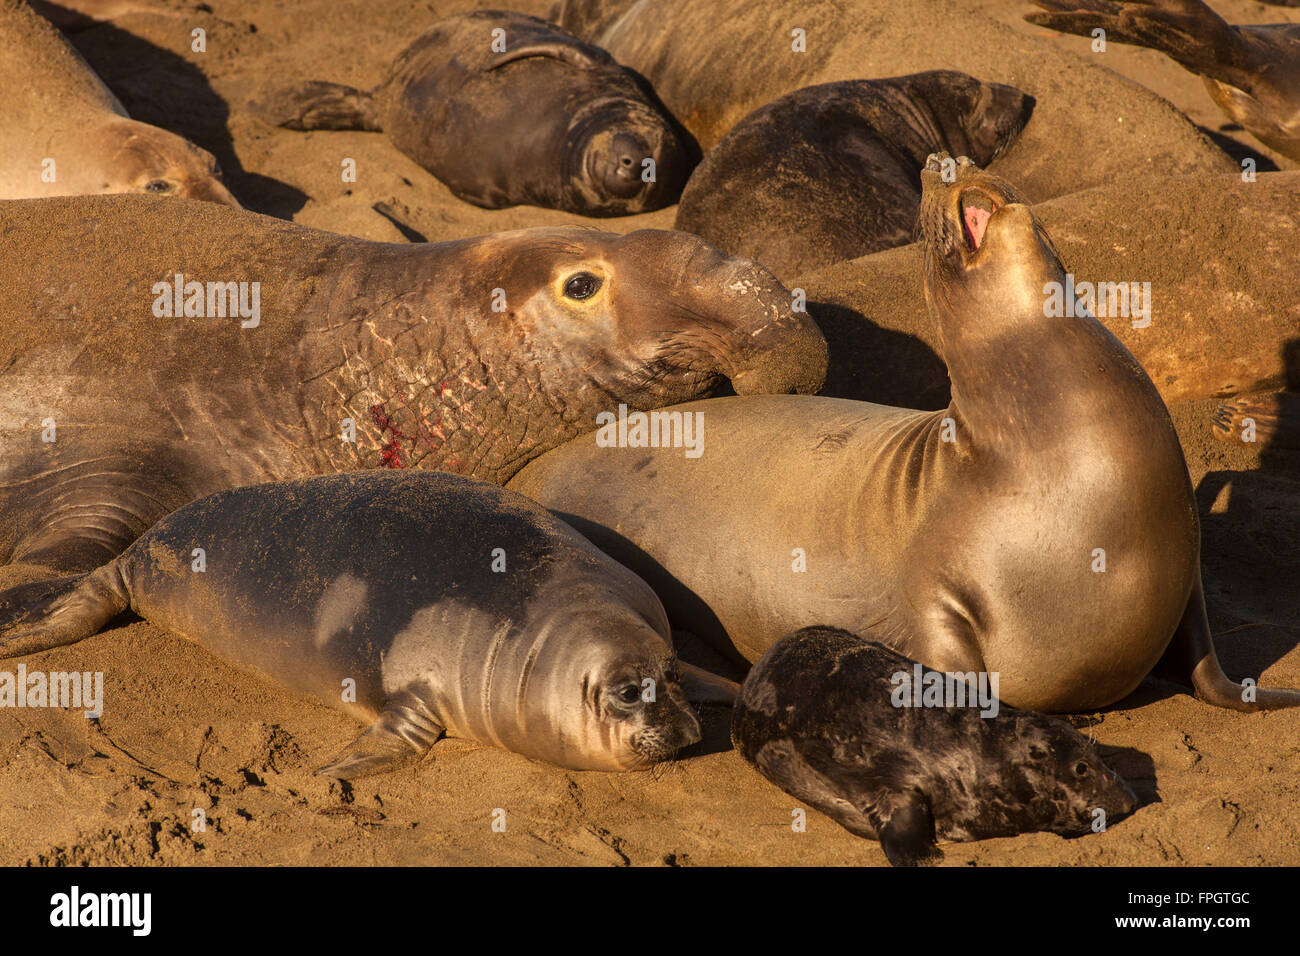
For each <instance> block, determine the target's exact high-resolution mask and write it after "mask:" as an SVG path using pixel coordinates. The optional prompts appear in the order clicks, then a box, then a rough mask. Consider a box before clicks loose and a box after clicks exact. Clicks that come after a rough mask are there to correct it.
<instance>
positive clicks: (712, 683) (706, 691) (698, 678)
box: [677, 660, 740, 706]
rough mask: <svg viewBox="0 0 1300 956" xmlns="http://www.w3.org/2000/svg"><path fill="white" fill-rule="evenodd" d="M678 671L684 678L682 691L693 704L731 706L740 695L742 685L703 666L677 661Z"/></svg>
mask: <svg viewBox="0 0 1300 956" xmlns="http://www.w3.org/2000/svg"><path fill="white" fill-rule="evenodd" d="M677 671H678V673H679V674H681V678H682V693H684V694H685V695H686V699H687V700H688V701H690V702H691V703H692V704H726V705H728V706H730V705H731V704H734V703H735V702H736V698H737V697H739V696H740V685H739V684H737V683H736V682H735V681H734V680H727V679H726V678H725V677H719V676H718V675H717V674H714V673H711V672H710V671H706V670H705V669H704V668H702V667H696V666H695V665H694V664H688V663H686V662H685V661H683V660H678V661H677Z"/></svg>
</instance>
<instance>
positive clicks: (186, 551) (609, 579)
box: [0, 473, 700, 779]
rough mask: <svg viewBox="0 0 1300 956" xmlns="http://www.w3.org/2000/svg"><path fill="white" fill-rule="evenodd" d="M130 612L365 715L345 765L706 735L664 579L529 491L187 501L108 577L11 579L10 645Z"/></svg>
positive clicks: (425, 486) (371, 484)
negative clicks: (644, 577)
mask: <svg viewBox="0 0 1300 956" xmlns="http://www.w3.org/2000/svg"><path fill="white" fill-rule="evenodd" d="M199 548H201V549H203V552H204V558H203V560H204V570H203V571H202V572H201V573H199V572H196V571H195V570H194V558H193V557H192V555H193V554H194V552H195V549H199ZM128 609H129V610H131V611H134V612H135V613H137V614H139V615H140V616H141V617H143V618H145V619H146V620H149V621H151V622H153V623H154V624H157V625H159V626H160V627H165V628H167V629H168V630H170V631H174V632H176V633H177V634H180V635H182V636H183V637H186V638H188V639H190V640H192V641H194V642H196V643H198V644H201V645H203V646H204V647H206V648H207V649H208V650H210V651H211V652H212V653H214V654H216V655H217V656H218V657H222V658H224V659H226V660H228V661H231V662H233V663H235V664H237V665H239V666H241V667H244V668H246V669H249V670H252V671H253V672H255V673H260V674H262V675H264V676H266V677H269V678H271V679H272V680H274V681H276V682H278V683H281V684H284V685H286V686H288V687H289V688H291V689H292V690H294V691H297V692H298V693H301V694H305V695H308V696H311V697H315V698H316V699H318V700H320V701H322V702H324V703H326V704H328V705H330V706H331V707H336V708H338V709H340V710H344V711H346V712H348V713H350V714H352V715H353V716H355V717H357V718H358V719H360V720H362V721H364V722H365V723H366V724H368V725H369V726H368V727H367V729H366V730H365V732H364V733H362V735H361V736H360V737H358V738H357V740H356V741H355V742H354V743H353V744H352V745H351V746H350V747H348V749H347V750H346V751H345V752H344V753H342V754H340V755H339V756H338V757H336V758H335V759H334V760H333V761H332V762H331V763H329V764H328V765H327V766H325V767H323V768H322V769H321V771H320V772H322V773H326V774H329V775H331V776H335V777H340V778H344V779H347V778H351V777H357V776H361V775H362V774H368V773H375V772H379V771H386V770H394V769H397V768H398V767H402V766H405V765H407V764H409V763H412V762H415V761H418V760H419V759H420V758H422V757H423V756H424V755H425V753H426V752H427V751H428V750H429V748H430V747H432V746H433V744H434V742H435V741H437V739H438V738H439V737H440V736H441V735H442V734H443V733H447V734H450V735H451V736H454V737H464V738H467V739H469V740H475V741H478V742H480V743H485V744H495V745H496V746H498V747H504V748H505V749H507V750H512V751H514V752H516V753H521V754H524V755H526V756H529V757H533V758H536V759H538V760H545V761H547V762H549V763H553V764H558V765H559V766H561V767H569V768H572V769H575V770H632V769H639V768H643V767H645V766H647V765H649V764H651V763H653V762H655V761H658V760H663V759H665V758H667V757H669V756H671V755H672V754H673V753H674V752H675V751H676V750H678V749H679V748H681V747H683V746H686V745H687V744H691V743H694V742H695V741H697V740H699V739H700V725H699V722H698V721H697V720H696V719H695V715H694V714H693V713H692V712H691V709H690V707H689V706H688V705H687V703H686V699H685V697H684V695H683V692H682V689H681V686H680V685H679V678H678V673H677V662H676V659H675V657H674V654H673V645H672V638H671V636H670V631H669V629H668V621H667V618H666V617H665V616H664V612H663V608H662V607H661V606H660V604H659V601H658V599H657V598H656V597H655V596H654V592H653V591H651V590H650V588H649V587H648V586H647V585H646V584H645V583H644V582H643V581H641V580H640V579H638V578H637V577H636V576H635V575H634V574H632V573H631V572H629V571H628V570H627V569H625V568H623V567H621V566H619V565H618V564H616V563H615V562H614V561H612V560H610V558H608V557H607V556H606V555H604V554H602V553H601V552H600V551H598V550H596V549H595V548H594V547H592V545H591V544H590V543H589V542H587V541H586V540H585V539H584V538H583V537H582V536H581V535H579V534H577V533H576V532H574V531H573V530H572V529H571V528H569V527H567V526H566V525H565V524H563V523H562V522H560V521H558V520H556V519H555V518H553V517H551V516H550V515H549V514H547V512H546V511H545V510H544V509H543V508H541V507H539V506H537V505H536V504H534V503H533V502H531V501H529V500H527V499H526V498H524V497H523V496H522V495H517V494H514V493H513V492H509V491H505V490H504V489H502V488H498V487H497V486H495V485H490V484H487V483H485V482H479V481H473V480H471V479H468V478H462V477H459V476H456V475H445V474H435V473H411V474H402V475H398V474H393V473H386V474H385V473H369V474H352V475H329V476H324V477H315V478H308V479H305V480H301V481H291V482H281V483H277V484H270V485H257V486H254V487H250V488H241V489H237V490H234V491H226V492H221V493H219V494H215V495H212V496H210V497H207V498H203V499H200V500H199V501H195V502H192V503H190V504H189V505H186V506H185V507H184V508H182V509H180V510H179V511H177V512H176V513H175V514H172V515H169V516H168V517H167V518H164V519H163V520H162V521H160V522H158V524H156V525H154V526H153V528H151V529H150V530H149V531H148V533H146V534H145V535H144V536H142V537H141V538H140V539H139V540H137V541H136V542H135V544H133V545H132V546H131V547H130V548H128V549H127V550H126V552H125V553H123V554H122V555H121V556H120V557H118V558H116V559H115V560H113V561H111V562H109V563H108V564H106V565H104V566H102V567H100V568H99V569H98V570H96V571H93V572H91V573H89V574H84V575H77V576H73V577H70V578H59V579H56V580H55V581H40V582H36V583H34V584H27V585H20V586H19V587H17V588H12V589H10V590H8V591H4V592H0V658H4V657H15V656H18V655H22V654H31V653H35V652H36V651H40V650H44V649H46V648H49V647H58V646H60V645H63V644H71V643H73V642H75V641H79V640H82V639H84V638H86V637H89V636H90V635H92V634H95V633H97V632H98V631H100V630H102V629H103V628H104V627H106V626H107V625H108V623H109V621H111V620H112V619H113V618H114V617H116V616H117V615H119V614H121V613H122V612H124V611H126V610H128ZM350 692H351V693H350Z"/></svg>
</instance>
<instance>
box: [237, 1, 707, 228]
mask: <svg viewBox="0 0 1300 956" xmlns="http://www.w3.org/2000/svg"><path fill="white" fill-rule="evenodd" d="M261 108H262V111H263V112H264V113H265V115H266V116H267V118H268V119H270V120H271V121H273V122H276V123H278V124H279V125H281V126H288V127H290V128H292V129H365V130H376V131H380V130H382V131H383V132H385V133H387V134H388V137H389V138H390V139H391V140H392V141H393V145H395V146H396V147H397V148H398V149H400V150H401V151H402V152H403V153H405V154H406V155H407V156H410V157H411V158H412V159H414V160H415V161H416V162H417V163H419V164H420V165H421V166H423V167H424V168H425V169H427V170H428V171H429V172H431V173H433V175H434V176H436V177H438V179H440V180H441V181H442V182H443V183H445V184H446V185H447V187H448V188H450V189H451V191H452V192H453V193H455V194H456V195H457V196H459V197H460V198H461V199H464V200H465V201H467V202H471V203H473V204H474V205H476V206H484V207H486V208H488V209H499V208H501V207H503V206H515V205H519V204H521V203H526V204H529V205H533V206H543V207H546V208H550V209H563V210H566V211H568V212H576V213H581V214H583V215H587V216H624V215H629V214H631V213H637V212H649V211H650V210H653V209H659V208H661V207H663V206H667V205H670V204H672V203H674V202H676V201H677V197H678V196H679V195H680V194H681V191H682V186H683V185H685V183H686V177H687V176H689V175H690V172H691V168H692V167H693V166H694V164H695V163H696V162H697V161H698V158H699V157H698V149H697V147H696V146H695V144H694V142H693V141H692V140H691V139H690V137H689V135H687V134H686V133H685V132H684V131H683V130H682V129H681V128H680V127H679V126H678V125H677V124H676V122H675V121H674V120H673V118H672V117H671V116H670V115H669V114H668V113H667V111H666V110H664V108H663V106H662V104H660V103H659V102H658V100H657V99H656V98H655V96H654V94H653V93H652V92H651V91H649V90H648V89H647V88H646V87H645V84H644V83H643V82H642V81H641V80H639V79H638V78H637V77H636V76H634V75H633V74H632V73H630V72H628V71H627V70H625V69H623V68H622V67H621V66H619V65H618V64H617V63H615V62H614V60H613V59H612V58H611V57H610V55H609V54H608V53H606V52H605V51H604V50H602V49H600V48H598V47H594V46H592V45H591V44H588V43H583V42H582V41H581V40H579V39H578V38H577V37H575V36H573V35H572V34H570V33H568V32H567V31H565V30H564V29H562V28H560V27H558V26H555V25H553V24H549V23H547V22H546V21H544V20H539V19H538V18H536V17H530V16H527V15H525V14H522V13H507V12H504V11H500V10H478V11H474V12H472V13H462V14H457V15H456V16H452V17H447V18H446V19H444V20H439V21H438V23H437V24H435V25H434V26H433V28H432V29H430V30H429V31H428V32H427V33H425V34H423V35H422V36H420V37H419V38H418V39H416V40H415V42H413V43H412V44H411V45H410V46H409V47H407V48H406V50H405V51H404V52H403V53H402V54H401V55H399V56H398V58H397V60H396V61H394V63H393V66H392V68H391V69H390V70H389V71H388V76H387V78H386V79H385V80H384V81H383V83H381V84H380V85H379V86H378V87H377V88H376V89H374V90H371V91H370V92H368V93H367V92H363V91H361V90H357V89H354V88H352V87H350V86H343V85H341V84H338V83H322V82H311V83H307V84H305V85H303V86H299V87H295V88H292V89H289V90H285V91H282V92H279V93H277V94H274V95H273V96H272V97H270V98H269V99H268V100H267V101H266V102H264V103H263V104H262V106H261Z"/></svg>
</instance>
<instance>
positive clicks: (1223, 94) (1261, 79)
mask: <svg viewBox="0 0 1300 956" xmlns="http://www.w3.org/2000/svg"><path fill="white" fill-rule="evenodd" d="M1033 2H1034V3H1036V4H1037V5H1038V6H1040V7H1042V8H1043V9H1044V10H1046V11H1048V12H1047V13H1036V12H1035V13H1027V14H1025V19H1026V20H1028V21H1029V22H1030V23H1034V24H1037V25H1038V26H1042V27H1048V28H1049V29H1052V30H1062V31H1064V32H1066V33H1077V34H1080V35H1081V36H1091V35H1092V31H1093V30H1096V29H1098V28H1100V29H1102V30H1104V31H1105V35H1106V39H1107V40H1114V41H1116V42H1118V43H1134V44H1137V45H1138V46H1145V47H1149V48H1151V49H1152V50H1159V51H1160V52H1161V53H1164V54H1165V55H1167V56H1168V57H1169V58H1170V59H1172V60H1174V61H1175V62H1177V63H1178V64H1179V65H1181V66H1183V67H1185V68H1187V69H1188V70H1191V71H1192V72H1193V73H1196V74H1198V75H1199V76H1200V77H1201V79H1202V80H1204V81H1205V88H1206V90H1208V91H1209V94H1210V98H1211V99H1212V100H1214V102H1215V104H1216V105H1217V106H1218V107H1219V109H1221V110H1223V112H1224V114H1225V115H1226V116H1227V117H1228V118H1229V119H1231V120H1232V121H1233V122H1234V123H1239V124H1241V125H1242V126H1243V127H1245V129H1247V130H1248V131H1249V132H1250V134H1251V135H1252V136H1254V137H1255V138H1256V139H1258V140H1259V141H1260V142H1261V143H1267V144H1268V145H1269V146H1271V147H1273V148H1274V149H1275V150H1277V151H1278V152H1279V153H1282V154H1283V155H1284V156H1288V157H1290V158H1291V159H1294V160H1297V161H1300V23H1279V24H1267V25H1262V26H1231V25H1230V24H1228V23H1226V22H1224V20H1223V18H1222V17H1220V16H1219V15H1218V14H1217V13H1215V12H1214V11H1213V10H1212V9H1210V7H1209V6H1208V5H1207V4H1205V3H1202V2H1201V0H1132V2H1125V0H1033Z"/></svg>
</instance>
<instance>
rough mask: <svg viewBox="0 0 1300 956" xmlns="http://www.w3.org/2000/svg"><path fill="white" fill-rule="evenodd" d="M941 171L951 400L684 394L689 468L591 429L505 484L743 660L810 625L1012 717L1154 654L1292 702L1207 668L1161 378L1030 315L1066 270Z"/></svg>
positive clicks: (1033, 229) (977, 189) (1031, 223)
mask: <svg viewBox="0 0 1300 956" xmlns="http://www.w3.org/2000/svg"><path fill="white" fill-rule="evenodd" d="M941 168H943V166H942V160H941V158H940V157H932V158H931V161H930V162H929V163H928V164H927V167H926V170H925V172H924V173H923V174H922V183H923V187H922V188H923V193H922V201H921V226H922V232H923V235H924V237H925V239H924V249H925V292H926V301H927V303H928V304H929V307H930V310H931V313H932V315H933V317H934V319H935V322H936V323H937V324H938V327H939V332H940V337H941V340H942V343H943V357H944V359H945V360H946V362H947V363H948V370H949V373H950V374H951V377H952V394H953V398H952V402H951V404H949V406H948V407H947V408H946V409H944V410H942V411H938V412H920V411H912V410H909V409H903V408H888V407H885V406H880V405H871V404H867V403H865V402H853V401H846V400H842V399H832V398H822V397H806V398H778V397H771V398H763V397H754V398H726V399H717V400H714V401H710V402H698V403H691V404H688V405H684V406H682V407H681V408H680V409H673V411H680V412H681V413H682V415H683V416H685V415H687V414H691V413H698V414H700V415H702V416H703V421H704V423H705V425H706V426H707V428H706V434H707V436H708V438H707V441H706V443H705V450H704V453H703V455H702V456H700V457H698V458H694V459H687V458H685V457H684V456H683V455H682V453H681V452H680V451H677V450H674V449H664V448H602V447H598V446H597V445H596V443H595V442H593V441H592V440H591V438H584V439H579V440H577V441H574V442H571V443H569V444H568V445H566V446H564V447H563V448H560V449H557V450H556V451H554V452H552V453H551V454H549V455H546V456H543V457H542V458H540V459H539V460H538V461H536V462H534V463H533V464H532V465H531V466H529V467H528V468H526V469H524V470H523V471H522V472H521V473H520V474H519V475H518V476H517V477H516V478H515V479H514V481H513V482H512V484H511V487H512V488H515V489H516V490H518V491H521V492H523V493H524V494H526V495H528V496H529V497H531V498H533V499H535V500H537V501H540V502H541V503H543V504H545V505H546V506H547V507H549V508H552V509H553V510H555V511H556V512H557V513H558V514H560V515H561V517H564V518H565V519H566V520H569V521H570V523H573V524H574V526H575V527H577V528H578V530H580V531H582V532H583V533H584V534H586V535H587V536H588V537H589V538H591V539H592V540H593V541H594V542H595V543H596V545H597V546H598V547H600V548H602V549H603V550H605V551H606V552H607V553H609V554H610V555H611V556H613V557H614V558H615V559H616V560H620V561H622V562H623V563H624V564H626V565H627V566H628V567H630V568H632V569H633V570H634V571H637V572H638V573H639V574H641V576H642V577H644V578H645V579H646V580H647V581H648V582H649V583H650V584H651V586H652V587H654V588H655V589H656V591H657V592H658V593H659V595H660V597H661V598H662V599H663V600H664V604H665V606H666V607H667V608H668V611H669V614H670V615H672V616H673V617H674V623H676V624H678V625H679V626H681V627H683V628H685V629H687V630H690V631H693V632H695V633H697V634H699V635H700V636H701V637H702V638H704V639H706V640H710V641H714V642H716V643H717V645H718V646H720V647H728V646H733V647H734V648H736V649H737V650H739V651H740V652H741V653H742V654H743V655H744V656H745V657H747V658H748V659H750V660H755V659H757V658H758V657H759V656H760V655H761V654H762V653H763V652H764V651H765V650H767V648H768V647H770V646H771V645H772V644H773V643H774V642H775V641H777V640H778V639H779V638H780V637H781V636H783V635H784V634H788V633H789V632H791V631H793V630H795V629H797V628H799V627H802V626H804V625H806V624H807V623H808V622H809V621H819V622H822V623H824V624H826V625H827V626H834V627H842V628H844V629H846V630H850V631H852V632H853V633H857V634H862V635H863V636H869V637H871V638H873V639H876V640H879V641H880V642H881V643H883V644H885V645H887V646H888V647H891V648H893V649H894V650H896V651H898V652H899V653H901V654H905V655H906V656H908V657H910V658H912V659H914V660H917V661H920V662H921V663H922V664H925V665H926V666H928V667H931V668H934V669H936V670H940V671H954V672H963V673H965V672H968V671H996V672H998V673H999V674H1000V675H1001V677H1000V686H999V691H1000V695H1001V698H1002V700H1004V701H1005V702H1006V703H1008V704H1010V705H1011V706H1013V707H1020V708H1023V709H1027V710H1044V711H1058V712H1059V711H1076V710H1094V709H1097V708H1100V707H1105V706H1107V705H1109V704H1112V703H1114V702H1115V701H1117V700H1120V699H1121V698H1123V697H1124V696H1125V695H1126V694H1128V693H1129V692H1131V691H1132V690H1133V689H1134V688H1135V687H1137V685H1138V683H1139V682H1140V681H1141V680H1142V679H1143V677H1145V676H1146V675H1147V674H1148V673H1149V672H1150V671H1151V669H1152V668H1153V666H1154V665H1155V664H1156V663H1157V662H1158V661H1160V660H1161V657H1162V655H1166V652H1167V656H1168V657H1169V660H1168V662H1167V663H1168V665H1169V669H1170V670H1171V672H1174V673H1177V674H1178V675H1179V676H1180V677H1183V678H1190V680H1191V681H1192V683H1193V686H1194V687H1195V689H1196V692H1197V694H1198V695H1199V696H1200V697H1202V698H1203V699H1204V700H1207V701H1209V702H1210V703H1213V704H1216V705H1218V706H1222V707H1230V708H1234V709H1239V710H1252V709H1256V708H1264V707H1283V706H1295V705H1297V704H1300V693H1296V692H1295V691H1282V690H1272V691H1269V690H1258V692H1257V694H1256V692H1255V688H1253V687H1242V686H1240V685H1238V684H1235V683H1233V682H1231V681H1229V680H1228V678H1227V677H1226V676H1224V674H1223V671H1222V669H1221V668H1220V666H1219V662H1218V658H1217V657H1216V656H1215V652H1214V645H1213V642H1212V640H1211V636H1210V629H1209V623H1208V621H1207V619H1206V614H1205V601H1204V597H1203V594H1202V589H1201V578H1200V528H1199V525H1198V522H1197V513H1196V502H1195V499H1194V497H1193V494H1192V487H1191V482H1190V480H1189V478H1188V473H1187V464H1186V462H1185V460H1184V458H1183V451H1182V447H1181V445H1180V444H1179V442H1178V436H1177V434H1176V433H1175V431H1174V427H1173V423H1172V422H1171V421H1170V418H1169V413H1168V411H1167V410H1166V409H1165V407H1164V404H1163V403H1162V402H1161V401H1160V396H1159V394H1158V393H1157V392H1156V390H1155V387H1154V386H1153V385H1152V384H1151V380H1150V379H1149V378H1147V376H1146V374H1145V373H1144V372H1143V371H1142V369H1141V367H1140V366H1139V365H1138V364H1137V362H1136V361H1135V360H1134V359H1133V356H1132V355H1130V354H1129V353H1128V351H1127V350H1126V349H1125V348H1124V347H1123V346H1122V345H1121V344H1120V343H1119V341H1118V340H1116V338H1115V337H1114V336H1113V335H1111V334H1110V333H1109V332H1108V331H1106V329H1105V328H1104V327H1103V326H1102V325H1101V323H1099V322H1097V320H1096V319H1094V318H1092V317H1091V316H1089V315H1087V314H1086V313H1080V312H1078V311H1076V312H1074V313H1073V314H1072V315H1061V316H1057V317H1048V316H1046V315H1045V314H1044V312H1045V310H1044V300H1045V288H1046V287H1047V285H1048V283H1053V282H1055V283H1061V282H1063V281H1064V278H1065V270H1064V268H1063V267H1062V265H1061V263H1060V261H1059V260H1058V258H1057V255H1056V253H1055V251H1054V249H1053V247H1052V243H1051V240H1050V239H1049V238H1048V237H1047V235H1046V234H1045V233H1044V232H1043V231H1042V229H1041V228H1040V227H1039V225H1038V224H1037V223H1036V222H1035V220H1034V216H1033V214H1032V213H1031V212H1030V210H1029V207H1028V206H1026V205H1025V204H1024V203H1023V201H1022V200H1020V199H1019V198H1018V196H1017V194H1016V193H1015V191H1014V190H1013V189H1012V188H1011V187H1010V186H1008V185H1007V184H1006V183H1005V182H1003V181H1001V180H999V179H998V178H996V177H994V176H991V175H989V174H987V173H983V172H981V171H980V170H979V169H978V168H977V167H975V166H974V165H973V164H972V163H970V162H969V161H968V160H965V159H964V157H963V158H962V159H960V160H958V164H957V167H956V169H955V177H954V181H953V182H952V183H947V182H944V180H943V175H942V174H941V172H940V169H941ZM756 449H761V456H762V457H761V462H762V464H761V467H755V460H756V456H757V455H758V454H759V453H758V452H756Z"/></svg>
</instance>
